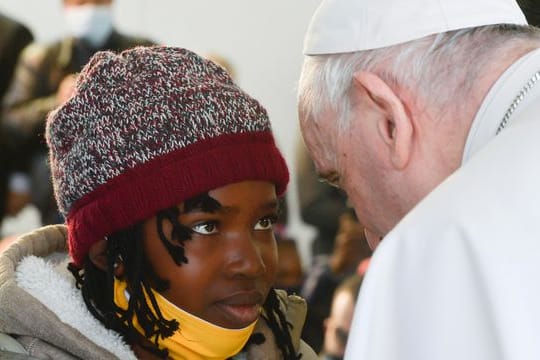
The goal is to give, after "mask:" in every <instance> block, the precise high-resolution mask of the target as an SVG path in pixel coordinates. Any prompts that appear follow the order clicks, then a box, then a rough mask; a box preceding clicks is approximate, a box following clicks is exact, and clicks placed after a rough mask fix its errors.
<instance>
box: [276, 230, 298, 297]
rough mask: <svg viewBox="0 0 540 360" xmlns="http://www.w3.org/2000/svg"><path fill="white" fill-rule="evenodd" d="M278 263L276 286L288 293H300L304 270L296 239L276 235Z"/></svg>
mask: <svg viewBox="0 0 540 360" xmlns="http://www.w3.org/2000/svg"><path fill="white" fill-rule="evenodd" d="M276 242H277V251H278V259H279V261H278V264H277V274H276V282H275V286H276V288H279V289H283V290H286V291H287V293H288V294H290V295H293V294H300V290H301V288H302V284H303V282H304V271H303V269H302V261H301V260H300V253H299V252H298V247H297V245H296V241H295V240H293V239H290V238H284V237H282V236H278V235H276Z"/></svg>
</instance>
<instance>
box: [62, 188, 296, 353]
mask: <svg viewBox="0 0 540 360" xmlns="http://www.w3.org/2000/svg"><path fill="white" fill-rule="evenodd" d="M205 195H206V194H205ZM203 197H204V195H203ZM208 199H210V200H213V199H211V198H210V197H208V196H207V195H206V197H205V198H204V199H201V198H200V197H197V198H194V199H192V200H189V201H186V202H185V206H184V207H185V209H184V210H185V211H188V210H189V208H192V207H193V206H196V205H197V204H198V205H201V204H202V205H203V206H204V207H206V208H205V209H204V210H208V211H212V209H213V208H214V207H215V206H217V205H216V204H214V203H212V201H208ZM179 215H180V210H179V209H178V207H172V208H169V209H165V210H162V211H160V212H158V214H157V226H158V229H157V230H158V234H159V237H160V239H161V241H162V242H163V244H164V245H165V247H166V248H167V250H168V252H169V254H170V255H171V257H172V259H173V260H174V261H175V263H176V264H177V265H179V266H181V265H182V264H183V263H187V262H188V259H187V257H186V256H185V251H184V242H185V241H189V240H190V238H191V233H192V230H191V229H190V228H188V227H186V226H184V225H182V224H181V223H180V222H179V221H178V218H179ZM165 221H168V222H170V223H171V224H172V231H171V234H170V237H167V234H165V232H164V231H163V223H164V222H165ZM142 234H143V231H142V223H138V224H135V225H133V226H131V227H129V228H127V229H124V230H120V231H118V232H115V233H113V234H112V235H110V236H109V237H108V238H107V269H106V270H105V271H104V270H102V269H100V268H98V267H97V266H96V265H95V264H94V263H93V262H92V261H91V260H90V258H89V256H88V255H87V257H86V259H85V263H84V266H83V269H79V268H77V267H75V266H74V265H73V264H70V265H69V270H70V271H71V272H72V274H73V275H74V277H75V279H76V283H77V287H79V288H80V289H81V292H82V296H83V299H84V302H85V304H86V306H87V308H88V310H89V311H90V312H91V313H92V314H93V316H94V317H96V318H97V319H98V320H99V321H100V322H101V323H102V324H103V325H104V326H105V327H107V328H109V329H113V330H115V331H117V332H118V333H120V334H121V335H122V337H123V338H124V340H125V341H126V342H127V343H128V344H139V345H140V346H141V347H142V348H143V349H145V350H147V351H149V352H151V353H153V354H154V355H156V356H158V357H160V358H163V359H166V358H167V356H168V351H167V350H166V349H159V347H158V339H159V338H160V337H161V338H166V337H170V336H172V335H173V334H174V332H175V331H177V330H178V328H179V326H180V324H179V323H178V321H177V320H176V319H165V318H164V317H163V315H162V314H161V312H160V311H159V308H158V306H157V302H156V299H155V297H154V295H153V292H152V291H150V289H151V288H153V289H155V290H156V291H158V292H160V291H163V290H166V289H168V288H169V285H170V284H169V282H168V281H167V280H165V279H161V278H160V277H159V276H158V275H157V274H156V272H155V271H154V269H153V268H152V265H151V264H150V263H149V261H148V259H147V258H146V256H145V252H144V247H143V235H142ZM119 261H121V262H122V263H123V265H124V268H125V277H126V280H127V283H128V286H129V292H130V297H129V301H128V307H127V309H125V310H124V309H121V308H120V307H118V306H117V305H116V304H115V302H114V279H115V274H114V267H115V264H117V263H118V262H119ZM104 284H105V285H106V286H103V285H104ZM145 294H146V296H145ZM146 297H147V298H148V300H149V301H150V303H151V305H152V306H151V307H150V306H148V303H147V301H146ZM279 304H280V303H279V299H278V296H277V294H276V291H275V290H274V289H273V288H272V289H270V292H269V294H268V296H267V298H266V300H265V302H264V304H263V309H264V313H265V315H264V316H263V318H264V320H265V321H266V322H267V323H268V326H269V328H270V329H271V331H272V333H273V335H274V337H275V341H276V345H277V346H278V348H279V350H280V352H281V353H282V356H283V359H284V360H295V359H299V358H300V356H301V355H299V356H297V355H296V352H295V349H294V346H293V343H292V338H291V333H290V328H291V324H290V323H288V322H287V320H286V318H285V314H284V313H283V311H282V310H281V308H280V306H279ZM152 309H155V312H154V311H152ZM135 317H136V318H137V320H138V322H139V324H140V326H141V328H142V330H143V332H144V334H143V335H144V336H142V335H141V334H140V333H139V332H138V331H137V329H136V328H135V326H134V323H133V319H134V318H135ZM147 339H148V340H150V342H149V341H147ZM264 341H266V339H265V338H264V335H263V334H260V333H253V334H252V335H251V337H250V339H249V340H248V342H247V343H246V345H245V347H244V349H247V348H248V347H249V346H251V345H252V344H255V345H259V344H261V343H263V342H264Z"/></svg>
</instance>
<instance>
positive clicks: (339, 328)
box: [321, 274, 364, 360]
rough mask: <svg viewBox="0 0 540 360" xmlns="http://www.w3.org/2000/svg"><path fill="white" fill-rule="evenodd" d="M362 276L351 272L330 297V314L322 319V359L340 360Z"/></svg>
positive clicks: (343, 352) (343, 351)
mask: <svg viewBox="0 0 540 360" xmlns="http://www.w3.org/2000/svg"><path fill="white" fill-rule="evenodd" d="M363 279H364V277H363V276H362V275H359V274H353V275H350V276H349V277H347V278H345V279H344V280H343V281H342V282H341V283H340V284H339V286H338V287H337V289H336V291H335V292H334V296H333V298H332V305H331V309H330V315H329V316H328V318H326V320H325V321H324V347H323V351H322V353H321V359H323V360H342V359H343V355H344V354H345V345H346V344H347V339H348V337H349V331H350V330H351V323H352V318H353V314H354V307H355V305H356V299H357V298H358V293H359V292H360V286H361V285H362V280H363Z"/></svg>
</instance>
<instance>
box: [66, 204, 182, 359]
mask: <svg viewBox="0 0 540 360" xmlns="http://www.w3.org/2000/svg"><path fill="white" fill-rule="evenodd" d="M167 211H169V212H170V210H167ZM160 216H161V217H162V218H166V216H165V215H163V214H162V213H161V212H160ZM162 233H163V231H162ZM160 237H161V235H160ZM162 241H164V240H163V239H162ZM119 260H120V261H121V262H122V263H123V265H124V267H125V277H126V281H127V283H128V286H129V294H130V298H129V301H128V308H127V310H123V309H120V308H119V307H118V306H116V304H115V303H114V264H115V263H117V262H118V261H119ZM69 269H70V271H71V272H72V273H73V275H74V276H75V280H76V282H77V286H78V287H79V288H81V292H82V296H83V299H84V302H85V303H86V306H87V308H88V310H89V311H90V312H91V313H92V315H94V316H95V317H96V318H97V319H98V320H99V321H100V322H101V323H103V324H104V325H105V327H107V328H109V329H113V330H115V331H117V332H119V333H120V334H121V335H122V336H123V337H124V340H125V341H126V342H127V343H129V344H135V343H137V344H140V345H141V346H142V347H143V348H144V349H146V350H148V351H150V352H151V353H153V354H155V355H157V356H159V357H161V358H164V359H166V358H167V356H168V351H167V350H160V349H159V348H158V347H157V343H158V340H159V338H160V337H161V338H166V337H169V336H171V335H172V334H174V332H175V331H176V330H178V328H179V324H178V321H177V320H175V319H172V320H166V319H164V318H163V316H162V314H161V312H160V310H159V307H158V306H157V302H156V299H155V297H154V294H153V293H152V291H151V288H153V289H156V290H158V291H161V290H164V289H167V288H168V287H169V283H168V281H166V280H164V279H160V278H159V277H158V276H157V275H156V273H155V271H154V270H153V268H152V267H151V265H150V264H149V263H148V261H147V259H146V257H145V256H144V247H143V238H142V225H141V224H137V225H134V226H132V227H129V228H127V229H125V230H121V231H118V232H116V233H114V234H112V235H111V236H109V237H108V240H107V271H103V270H101V269H99V268H98V267H96V266H95V265H94V263H93V262H92V261H91V260H90V259H89V258H88V257H87V258H86V260H85V264H84V269H83V270H80V269H77V268H75V267H74V266H73V265H71V264H70V266H69ZM104 284H106V286H104ZM145 292H146V294H147V296H148V299H149V301H150V304H151V306H149V305H148V303H147V301H146V298H145V296H144V293H145ZM135 316H136V318H137V320H138V322H139V324H140V326H141V328H142V329H143V332H144V337H145V338H147V339H151V340H152V342H153V345H146V344H145V343H144V342H143V341H141V335H140V334H139V332H138V331H137V330H136V329H135V326H134V324H133V320H134V318H135Z"/></svg>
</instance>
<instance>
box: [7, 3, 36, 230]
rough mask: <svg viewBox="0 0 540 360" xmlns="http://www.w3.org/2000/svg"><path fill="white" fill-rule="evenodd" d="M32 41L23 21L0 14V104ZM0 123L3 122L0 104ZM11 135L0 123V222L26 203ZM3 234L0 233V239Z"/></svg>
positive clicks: (24, 184)
mask: <svg viewBox="0 0 540 360" xmlns="http://www.w3.org/2000/svg"><path fill="white" fill-rule="evenodd" d="M32 41H33V35H32V33H31V32H30V30H29V29H28V28H27V27H26V26H25V25H24V24H22V23H20V22H18V21H16V20H15V19H12V18H10V17H7V16H5V15H3V14H1V13H0V105H1V100H2V99H3V98H4V95H5V93H6V90H7V88H8V86H9V84H10V82H11V79H12V77H13V73H14V70H15V66H16V64H17V60H18V58H19V54H20V53H21V52H22V50H23V49H24V48H25V47H26V46H27V45H28V44H29V43H30V42H32ZM0 124H3V120H2V111H1V106H0ZM12 140H13V137H12V135H11V134H9V133H7V132H6V130H5V129H3V126H0V224H1V223H2V220H3V219H4V216H6V215H16V214H17V213H18V212H19V211H20V210H21V209H22V207H23V206H24V204H26V203H27V202H28V198H29V192H30V186H29V184H28V182H27V181H25V179H24V178H22V179H21V178H20V176H18V175H17V168H16V166H17V165H18V162H17V161H16V154H17V151H16V149H15V148H14V144H13V141H12ZM3 236H4V235H3V234H1V233H0V238H2V237H3Z"/></svg>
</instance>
